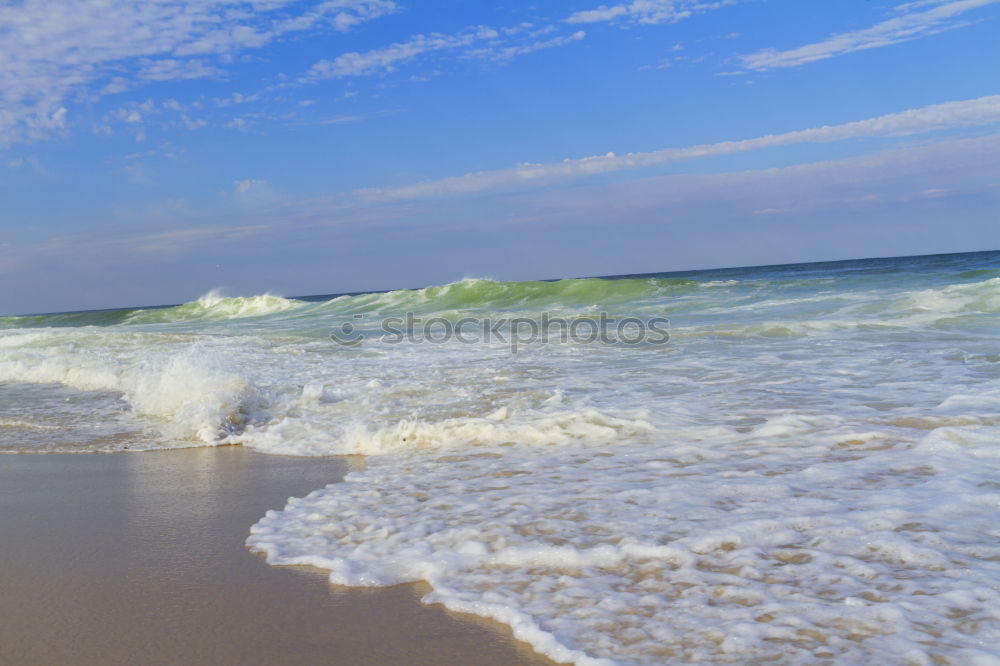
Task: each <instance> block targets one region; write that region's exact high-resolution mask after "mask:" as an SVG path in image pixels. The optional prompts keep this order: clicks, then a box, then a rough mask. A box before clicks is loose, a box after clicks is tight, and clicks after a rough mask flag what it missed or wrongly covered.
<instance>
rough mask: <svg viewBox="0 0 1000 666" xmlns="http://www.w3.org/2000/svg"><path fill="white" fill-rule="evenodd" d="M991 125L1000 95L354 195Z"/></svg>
mask: <svg viewBox="0 0 1000 666" xmlns="http://www.w3.org/2000/svg"><path fill="white" fill-rule="evenodd" d="M993 123H1000V95H992V96H988V97H980V98H977V99H971V100H964V101H959V102H946V103H944V104H934V105H931V106H925V107H921V108H919V109H910V110H907V111H901V112H899V113H890V114H887V115H884V116H878V117H875V118H868V119H866V120H859V121H855V122H850V123H843V124H841V125H824V126H822V127H814V128H810V129H804V130H798V131H794V132H786V133H783V134H770V135H767V136H762V137H758V138H754V139H744V140H742V141H722V142H719V143H710V144H701V145H696V146H690V147H686V148H667V149H665V150H657V151H650V152H641V153H628V154H626V155H616V154H614V153H607V154H606V155H596V156H592V157H584V158H579V159H567V160H564V161H562V162H555V163H548V164H521V165H518V166H516V167H514V168H511V169H501V170H496V171H479V172H476V173H469V174H465V175H463V176H455V177H451V178H445V179H442V180H436V181H430V182H426V183H418V184H415V185H408V186H402V187H389V188H370V189H364V190H359V191H357V192H356V194H357V195H359V196H361V197H362V198H364V199H367V200H375V201H379V200H398V199H414V198H422V197H435V196H444V195H458V194H469V193H475V192H483V191H488V190H498V189H507V188H514V187H520V186H524V185H538V184H544V183H550V182H554V181H560V180H567V179H572V178H581V177H586V176H592V175H597V174H602V173H609V172H613V171H621V170H624V169H635V168H641V167H648V166H653V165H657V164H665V163H669V162H680V161H683V160H692V159H699V158H704V157H713V156H718V155H728V154H733V153H743V152H749V151H753V150H759V149H763V148H770V147H775V146H787V145H793V144H801V143H829V142H834V141H844V140H848V139H857V138H864V137H878V136H906V135H913V134H923V133H927V132H933V131H936V130H944V129H950V128H958V127H970V126H980V125H988V124H993Z"/></svg>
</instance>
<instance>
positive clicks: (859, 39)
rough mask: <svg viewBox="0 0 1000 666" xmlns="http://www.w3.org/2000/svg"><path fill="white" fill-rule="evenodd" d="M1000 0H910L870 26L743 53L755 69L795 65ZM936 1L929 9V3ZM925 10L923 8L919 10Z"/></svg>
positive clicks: (930, 27)
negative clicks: (781, 48) (809, 41)
mask: <svg viewBox="0 0 1000 666" xmlns="http://www.w3.org/2000/svg"><path fill="white" fill-rule="evenodd" d="M998 2H1000V0H950V1H945V0H931V1H927V0H924V1H918V2H908V3H906V4H902V5H898V6H897V7H896V8H895V9H896V11H897V12H900V13H901V14H902V15H901V16H895V17H893V18H890V19H888V20H885V21H882V22H881V23H877V24H876V25H873V26H871V27H870V28H864V29H863V30H855V31H853V32H844V33H840V34H836V35H831V36H830V37H827V38H826V39H824V40H823V41H821V42H816V43H814V44H807V45H805V46H800V47H798V48H794V49H789V50H787V51H779V50H777V49H764V50H762V51H757V52H756V53H750V54H748V55H744V56H740V58H739V59H740V62H741V63H742V64H743V66H744V67H746V68H748V69H755V70H765V69H774V68H778V67H796V66H798V65H804V64H806V63H810V62H816V61H817V60H825V59H827V58H833V57H835V56H839V55H844V54H847V53H854V52H855V51H863V50H866V49H874V48H879V47H881V46H888V45H890V44H898V43H899V42H905V41H909V40H912V39H918V38H920V37H926V36H928V35H933V34H937V33H939V32H942V31H944V30H949V29H951V28H956V27H960V26H962V25H964V23H963V22H962V21H960V20H958V16H959V15H961V14H964V13H965V12H968V11H971V10H973V9H979V8H980V7H985V6H986V5H992V4H997V3H998ZM930 5H936V6H934V7H932V8H930V9H926V7H928V6H930ZM918 10H922V11H918Z"/></svg>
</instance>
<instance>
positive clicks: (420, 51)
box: [299, 23, 586, 83]
mask: <svg viewBox="0 0 1000 666" xmlns="http://www.w3.org/2000/svg"><path fill="white" fill-rule="evenodd" d="M555 30H556V28H555V27H553V26H543V27H535V26H533V25H532V24H530V23H525V24H521V25H517V26H513V27H507V28H498V29H497V28H491V27H488V26H482V25H479V26H472V27H468V28H465V29H463V30H461V31H459V32H457V33H454V34H441V33H432V34H429V35H414V36H413V37H410V39H408V40H406V41H404V42H396V43H394V44H390V45H389V46H385V47H382V48H378V49H372V50H370V51H365V52H357V51H352V52H350V53H343V54H341V55H339V56H337V57H336V58H333V59H332V60H328V59H324V60H320V61H319V62H317V63H316V64H314V65H313V66H312V67H311V68H310V69H309V71H308V72H306V74H305V75H304V76H303V77H301V78H300V79H299V82H300V83H315V82H317V81H322V80H324V79H335V78H337V79H339V78H348V77H356V76H369V75H372V74H382V73H387V72H393V71H395V70H396V68H397V67H399V66H401V65H403V64H406V63H410V62H412V61H414V60H416V59H417V58H419V57H420V56H423V55H426V54H429V53H434V52H438V51H460V52H461V57H465V58H482V59H486V60H492V61H494V62H504V61H508V60H512V59H513V58H516V57H518V56H522V55H527V54H529V53H534V52H536V51H541V50H543V49H550V48H555V47H557V46H564V45H566V44H570V43H572V42H576V41H579V40H581V39H583V38H584V37H586V33H585V32H584V31H582V30H577V31H576V32H574V33H572V34H569V35H560V36H556V37H551V38H549V39H544V40H543V39H538V37H539V36H541V35H546V34H550V33H552V32H553V31H555ZM414 80H426V79H425V78H424V77H415V78H414Z"/></svg>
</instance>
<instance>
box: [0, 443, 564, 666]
mask: <svg viewBox="0 0 1000 666" xmlns="http://www.w3.org/2000/svg"><path fill="white" fill-rule="evenodd" d="M349 464H350V462H349V461H347V460H342V459H330V458H327V459H317V458H285V457H277V456H267V455H262V454H257V453H254V452H252V451H249V450H245V449H242V448H239V447H225V448H200V449H188V450H175V451H162V452H148V453H120V454H94V455H68V454H48V455H0V663H3V664H18V665H21V664H59V663H73V664H84V665H86V664H102V665H103V664H135V663H143V664H165V663H174V664H175V663H184V664H236V663H239V664H276V663H282V664H434V665H436V666H437V665H441V664H484V665H488V664H538V665H542V664H549V665H550V666H551V663H552V662H550V661H547V660H546V659H544V658H542V657H540V656H538V655H536V654H535V653H533V652H532V651H531V649H530V648H529V647H528V646H527V645H525V644H523V643H519V642H517V641H515V640H514V638H513V637H512V636H511V634H510V632H509V631H508V630H507V628H506V627H504V626H503V625H499V624H494V623H491V622H488V621H485V620H481V619H479V618H475V617H471V616H459V615H454V614H451V613H448V612H446V611H444V610H443V609H442V608H440V607H437V606H424V605H423V604H421V603H420V602H419V595H418V589H417V588H416V586H411V585H400V586H396V587H392V588H387V589H358V588H342V587H335V586H331V585H330V584H329V583H328V582H327V580H326V577H325V576H324V575H323V573H322V572H320V571H318V570H310V569H304V568H302V569H300V568H289V567H271V566H268V565H267V564H266V563H265V562H264V560H263V558H262V557H261V556H259V555H256V554H253V553H250V552H249V551H247V549H246V547H245V546H244V545H243V542H244V540H245V539H246V537H247V534H248V531H249V528H250V526H251V525H252V524H253V523H255V522H256V521H257V520H258V519H259V518H260V517H261V516H262V515H264V513H265V512H266V511H267V510H268V509H280V508H281V507H283V506H284V504H285V501H286V499H287V498H288V497H290V496H302V495H305V494H307V493H309V492H311V491H313V490H316V489H318V488H321V487H323V486H324V485H326V484H327V483H330V482H333V481H337V480H339V479H340V478H341V477H342V475H343V474H344V473H345V471H346V470H347V466H348V465H349Z"/></svg>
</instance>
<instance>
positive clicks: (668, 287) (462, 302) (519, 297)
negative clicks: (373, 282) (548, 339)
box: [328, 278, 700, 312]
mask: <svg viewBox="0 0 1000 666" xmlns="http://www.w3.org/2000/svg"><path fill="white" fill-rule="evenodd" d="M699 284H700V283H699V282H698V281H697V280H687V279H682V278H634V279H608V278H578V279H566V280H554V281H528V282H498V281H495V280H489V279H485V278H472V279H466V280H461V281H459V282H452V283H450V284H446V285H441V286H435V287H424V288H423V289H403V290H398V291H389V292H384V293H380V294H362V295H358V296H341V297H339V298H335V299H333V300H332V301H330V302H329V303H328V305H329V306H332V307H333V308H335V309H337V310H339V311H347V312H371V311H386V310H391V311H408V310H415V311H420V312H445V311H452V310H490V311H502V310H519V309H526V308H530V309H536V308H539V307H543V306H552V307H557V306H563V307H570V308H572V307H587V306H604V305H612V304H618V303H628V302H633V301H641V300H643V299H648V298H656V297H659V296H664V295H667V294H670V293H680V292H685V291H690V290H692V289H696V288H697V287H698V285H699Z"/></svg>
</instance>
